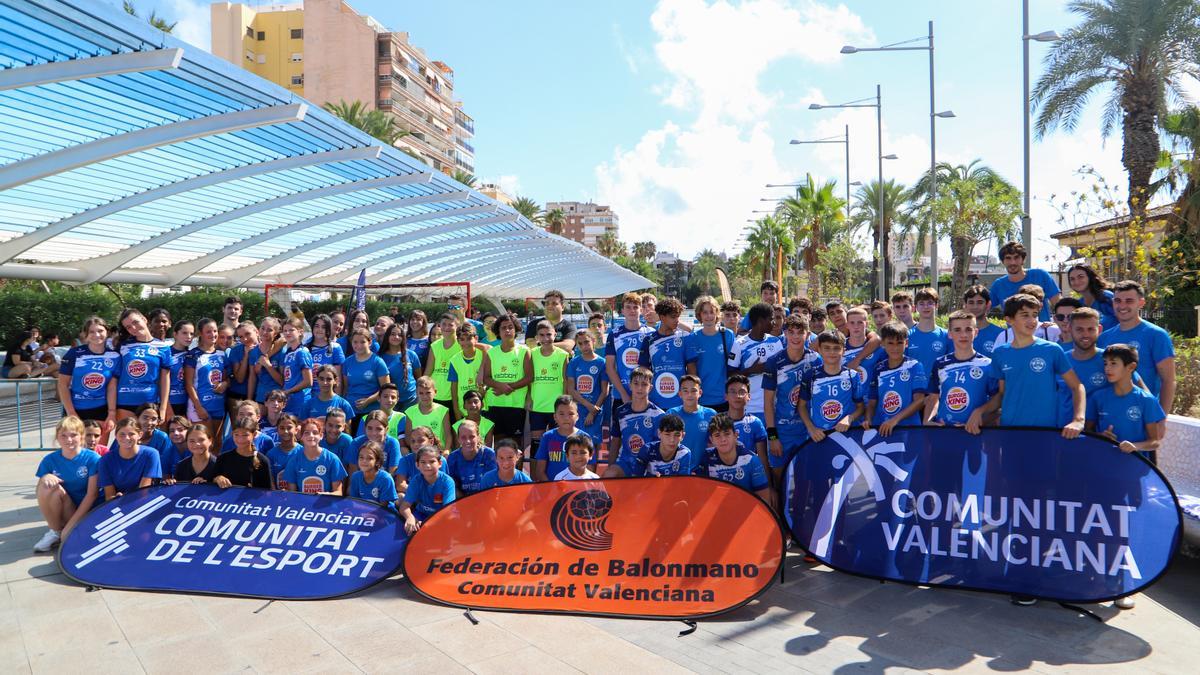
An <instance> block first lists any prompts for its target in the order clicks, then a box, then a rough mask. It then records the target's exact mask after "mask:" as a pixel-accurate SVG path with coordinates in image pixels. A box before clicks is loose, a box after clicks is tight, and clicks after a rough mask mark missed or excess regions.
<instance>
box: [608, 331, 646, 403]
mask: <svg viewBox="0 0 1200 675" xmlns="http://www.w3.org/2000/svg"><path fill="white" fill-rule="evenodd" d="M653 332H654V329H653V328H649V327H647V326H638V327H637V328H634V329H633V330H630V329H629V328H626V327H625V324H624V323H623V322H622V323H620V324H617V325H616V326H615V327H614V328H613V329H612V330H611V331H609V332H608V340H607V341H606V342H605V343H604V349H605V352H604V358H605V359H607V358H608V357H610V356H611V357H612V358H613V359H614V360H615V361H616V365H617V377H620V378H621V386H622V387H624V388H625V391H629V375H630V374H631V373H633V371H634V370H635V369H637V367H638V363H639V362H640V360H641V358H642V342H643V341H645V339H646V336H647V335H649V334H650V333H653ZM616 390H617V388H616V387H615V386H614V387H613V400H614V401H617V400H619V399H620V396H619V395H617V393H616Z"/></svg>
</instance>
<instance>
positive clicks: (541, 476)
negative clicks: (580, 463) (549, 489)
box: [531, 394, 596, 483]
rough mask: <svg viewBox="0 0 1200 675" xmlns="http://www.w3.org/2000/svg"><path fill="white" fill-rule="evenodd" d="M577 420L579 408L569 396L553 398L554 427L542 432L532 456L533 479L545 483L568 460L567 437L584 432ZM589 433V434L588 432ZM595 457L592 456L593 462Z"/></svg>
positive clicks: (557, 472) (560, 469) (564, 466)
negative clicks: (539, 441) (578, 425)
mask: <svg viewBox="0 0 1200 675" xmlns="http://www.w3.org/2000/svg"><path fill="white" fill-rule="evenodd" d="M578 422H579V410H578V409H577V408H576V407H575V401H573V400H571V397H570V396H567V395H566V394H563V395H562V396H559V397H558V398H556V399H555V400H554V428H553V429H550V430H548V431H546V433H544V434H542V442H541V443H540V444H538V449H537V452H536V453H535V454H534V456H533V471H532V472H531V473H532V474H533V479H534V480H535V481H537V482H539V483H545V482H546V481H548V480H551V479H553V478H554V477H555V476H557V475H558V474H559V473H561V472H562V470H563V469H565V468H567V465H568V464H570V462H569V461H568V460H567V439H568V438H570V437H572V436H574V435H575V434H582V433H586V432H584V431H582V430H581V429H579V427H577V426H575V425H576V424H577V423H578ZM589 435H590V434H589ZM595 459H596V458H595V457H593V458H592V461H593V464H594V463H595Z"/></svg>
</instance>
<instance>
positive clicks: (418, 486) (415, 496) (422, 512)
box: [404, 471, 457, 522]
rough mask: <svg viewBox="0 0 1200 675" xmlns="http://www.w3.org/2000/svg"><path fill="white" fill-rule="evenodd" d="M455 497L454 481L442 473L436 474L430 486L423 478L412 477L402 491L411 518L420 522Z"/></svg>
mask: <svg viewBox="0 0 1200 675" xmlns="http://www.w3.org/2000/svg"><path fill="white" fill-rule="evenodd" d="M456 496H457V495H456V493H455V490H454V479H452V478H450V476H448V475H446V473H445V472H443V471H439V472H438V475H437V478H436V479H434V481H433V484H432V485H431V484H430V483H429V481H427V480H425V476H416V477H414V478H413V479H412V480H410V481H409V482H408V489H407V490H405V491H404V501H406V502H408V503H409V505H411V507H412V514H413V516H414V517H416V519H417V520H419V521H422V522H423V521H425V520H428V519H429V517H430V516H432V515H433V514H435V513H437V512H438V511H440V510H441V509H442V507H443V506H445V505H447V504H449V503H450V502H453V501H454V499H455V497H456Z"/></svg>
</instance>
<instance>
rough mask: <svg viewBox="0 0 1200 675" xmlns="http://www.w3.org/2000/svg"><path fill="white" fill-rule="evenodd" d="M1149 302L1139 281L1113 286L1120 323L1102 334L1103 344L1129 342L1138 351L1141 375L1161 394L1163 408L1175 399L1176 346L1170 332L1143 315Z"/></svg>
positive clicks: (1101, 343)
mask: <svg viewBox="0 0 1200 675" xmlns="http://www.w3.org/2000/svg"><path fill="white" fill-rule="evenodd" d="M1145 305H1146V292H1145V290H1144V289H1143V288H1142V285H1141V284H1139V283H1138V282H1136V281H1121V282H1118V283H1117V284H1116V285H1115V286H1113V313H1114V314H1115V315H1116V317H1117V321H1119V322H1120V323H1119V324H1118V325H1117V326H1116V327H1114V328H1110V329H1108V330H1106V331H1104V332H1103V333H1101V334H1100V341H1099V342H1098V343H1097V344H1098V345H1099V346H1100V347H1107V346H1109V345H1114V344H1127V345H1129V346H1130V347H1133V348H1134V349H1136V350H1137V352H1138V358H1139V363H1138V368H1137V373H1138V375H1141V376H1142V380H1143V381H1144V382H1145V383H1146V386H1147V387H1149V389H1150V393H1152V394H1154V395H1155V396H1157V397H1158V403H1159V405H1160V406H1162V409H1163V410H1171V406H1172V405H1173V404H1174V402H1175V345H1174V343H1172V342H1171V335H1170V334H1169V333H1167V331H1165V330H1163V329H1162V328H1159V327H1158V326H1155V325H1154V324H1152V323H1150V322H1149V321H1143V320H1142V317H1141V315H1140V312H1141V310H1142V307H1144V306H1145Z"/></svg>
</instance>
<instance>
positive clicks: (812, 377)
mask: <svg viewBox="0 0 1200 675" xmlns="http://www.w3.org/2000/svg"><path fill="white" fill-rule="evenodd" d="M816 342H817V353H819V354H820V355H821V363H820V365H818V366H817V367H816V368H812V369H809V370H808V371H807V372H805V373H804V375H803V378H802V379H801V380H800V394H799V403H798V404H797V407H798V408H799V412H800V419H801V421H803V422H804V428H805V429H807V430H808V436H809V438H811V439H812V440H813V441H815V442H817V443H820V442H821V441H823V440H825V434H826V432H828V431H839V432H842V433H845V432H846V431H849V430H850V425H851V424H854V420H856V419H858V418H859V416H861V415H862V414H863V402H862V401H863V391H862V376H861V375H859V373H858V371H857V370H850V369H849V368H847V367H845V366H843V365H842V355H843V354H844V353H845V339H844V338H843V337H842V334H841V333H838V332H836V331H827V332H824V333H821V334H820V335H818V336H817V341H816ZM710 429H711V425H710Z"/></svg>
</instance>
